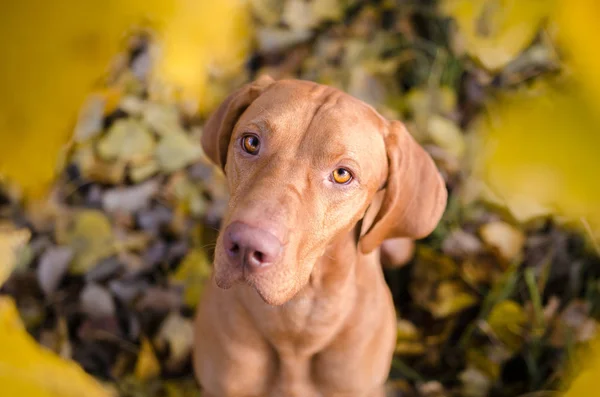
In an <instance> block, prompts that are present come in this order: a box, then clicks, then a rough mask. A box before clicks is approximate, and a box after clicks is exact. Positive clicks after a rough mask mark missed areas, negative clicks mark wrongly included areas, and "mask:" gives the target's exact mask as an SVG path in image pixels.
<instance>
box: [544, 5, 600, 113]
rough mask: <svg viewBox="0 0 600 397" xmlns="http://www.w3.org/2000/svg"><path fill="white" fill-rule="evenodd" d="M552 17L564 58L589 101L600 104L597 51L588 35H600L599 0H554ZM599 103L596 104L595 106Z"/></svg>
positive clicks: (599, 56)
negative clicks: (555, 2)
mask: <svg viewBox="0 0 600 397" xmlns="http://www.w3.org/2000/svg"><path fill="white" fill-rule="evenodd" d="M553 19H554V20H555V21H556V22H557V26H558V32H557V33H558V34H557V39H558V42H559V44H561V50H562V52H564V53H565V55H566V56H565V60H566V63H567V65H569V66H570V67H571V68H572V69H573V70H574V71H575V72H576V74H577V77H578V78H579V80H580V82H582V83H583V84H582V85H581V86H582V88H583V89H584V90H586V92H587V93H588V94H589V95H590V103H591V104H592V105H596V106H599V104H600V100H599V99H600V52H598V45H597V43H596V41H595V40H591V39H590V38H591V37H600V24H599V23H598V21H599V20H600V2H598V1H597V0H558V1H557V6H556V9H555V12H554V14H553ZM599 107H600V106H599Z"/></svg>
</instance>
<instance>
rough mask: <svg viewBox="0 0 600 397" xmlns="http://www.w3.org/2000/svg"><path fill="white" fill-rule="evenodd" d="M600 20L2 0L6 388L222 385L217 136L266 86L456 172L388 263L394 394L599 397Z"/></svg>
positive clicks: (300, 5) (0, 205)
mask: <svg viewBox="0 0 600 397" xmlns="http://www.w3.org/2000/svg"><path fill="white" fill-rule="evenodd" d="M599 22H600V3H599V2H597V1H596V0H527V1H518V0H438V1H434V0H372V1H367V0H362V1H361V0H281V1H279V0H245V1H242V0H220V1H219V2H216V1H208V0H196V1H193V0H146V1H143V0H119V1H117V0H102V1H100V0H90V1H86V2H81V1H75V0H59V1H56V2H40V1H35V0H22V1H20V2H8V1H4V2H0V54H1V57H2V62H1V63H0V87H2V88H1V90H0V286H1V287H0V288H1V289H0V383H1V384H2V388H3V391H2V393H0V394H2V395H6V396H15V395H28V396H48V397H50V396H82V395H85V396H92V397H95V396H97V397H105V396H131V397H137V396H140V397H141V396H165V397H180V396H181V397H183V396H200V395H201V391H199V390H198V388H197V386H196V384H195V381H194V379H193V376H192V371H191V364H190V350H191V344H192V317H193V313H194V309H195V307H196V305H197V302H198V300H199V299H200V295H201V293H202V286H203V283H204V282H205V281H206V280H207V278H208V276H209V274H210V258H211V254H212V253H211V252H210V247H211V244H212V243H214V239H215V237H216V233H217V231H218V227H219V221H220V217H221V215H222V213H223V209H224V205H225V203H226V200H227V191H226V187H225V185H224V180H223V176H222V174H221V172H220V171H219V170H218V169H216V168H214V167H213V166H212V165H210V164H209V162H208V161H207V159H206V158H205V156H204V154H203V152H202V149H201V148H200V146H199V136H200V135H201V134H202V125H203V122H204V121H205V120H206V117H207V116H208V115H209V114H210V112H211V111H212V110H214V108H215V107H216V106H217V105H218V104H219V103H220V101H221V100H223V99H224V98H225V96H226V95H227V94H228V93H230V92H231V91H232V90H234V89H235V88H237V87H239V86H240V85H241V84H243V83H245V82H248V81H251V80H253V79H254V78H256V77H257V76H258V75H260V74H264V73H266V74H270V75H271V76H272V77H275V78H290V77H291V78H301V79H308V80H313V81H316V82H319V83H323V84H328V85H332V86H335V87H338V88H341V89H343V90H344V91H346V92H348V93H350V94H351V95H354V96H356V97H358V98H360V99H362V100H364V101H366V102H368V103H369V104H371V105H373V106H374V107H375V108H376V109H377V110H378V111H379V112H381V113H382V114H383V115H384V116H386V117H387V118H389V119H399V120H403V121H404V122H405V123H406V125H407V127H408V129H409V130H410V132H411V133H412V134H413V136H415V138H416V139H417V140H418V141H419V142H420V143H421V144H422V145H423V146H424V147H425V148H426V149H427V151H428V152H429V153H430V154H431V155H432V157H433V158H434V159H435V161H436V163H437V165H438V167H439V169H440V170H441V172H442V174H443V176H444V178H445V180H446V182H447V186H448V190H449V192H450V196H449V202H448V207H447V210H446V212H445V215H444V218H443V220H442V221H441V223H440V224H439V226H438V228H437V229H436V230H435V232H434V233H433V234H432V235H431V236H430V237H428V238H426V239H424V240H422V241H419V242H418V245H417V250H416V254H415V257H414V258H413V260H412V261H411V262H410V263H409V264H408V265H406V266H404V267H402V268H400V269H388V270H386V279H387V281H388V284H389V286H390V288H391V290H392V293H393V295H394V298H395V302H396V307H397V313H398V341H397V347H396V355H395V358H394V362H393V368H392V371H391V373H390V380H389V392H390V394H389V395H390V396H403V397H417V396H423V397H446V396H448V397H450V396H461V397H462V396H465V397H483V396H498V397H504V396H506V397H513V396H530V397H533V396H536V397H542V396H553V395H563V394H564V395H567V396H569V397H575V396H581V397H583V396H593V395H596V392H595V388H594V386H595V383H596V382H597V380H596V379H594V375H596V374H599V373H600V352H599V350H600V342H597V340H598V339H597V336H596V335H597V328H598V320H599V319H600V260H599V255H600V246H599V242H598V241H599V240H598V238H599V236H600V205H598V202H600V184H599V177H598V175H597V171H598V169H599V165H600V160H598V157H597V156H596V153H597V152H598V148H599V147H600V134H599V132H600V128H599V127H600V105H599V104H600V53H599V52H598V51H597V40H598V38H599V37H600V23H599ZM596 376H597V375H596ZM555 393H556V394H555Z"/></svg>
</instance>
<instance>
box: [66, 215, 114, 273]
mask: <svg viewBox="0 0 600 397" xmlns="http://www.w3.org/2000/svg"><path fill="white" fill-rule="evenodd" d="M68 240H69V245H70V246H71V247H72V248H73V250H74V251H75V256H74V258H73V262H72V264H71V271H72V272H73V273H74V274H83V273H85V272H87V271H88V270H90V269H91V268H92V267H93V266H95V265H96V263H98V261H100V260H101V259H104V258H106V257H108V256H110V255H111V254H113V253H114V250H115V246H114V236H113V232H112V227H111V224H110V221H109V220H108V218H107V217H106V216H105V215H104V214H103V213H102V212H100V211H96V210H82V211H80V212H78V213H77V214H76V215H75V219H74V220H73V228H72V230H71V231H70V234H69V237H68Z"/></svg>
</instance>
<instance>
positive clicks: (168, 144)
mask: <svg viewBox="0 0 600 397" xmlns="http://www.w3.org/2000/svg"><path fill="white" fill-rule="evenodd" d="M202 153H203V151H202V148H201V147H200V145H199V144H198V143H196V142H193V141H192V140H191V138H190V137H189V136H187V135H186V134H185V133H184V132H183V131H173V132H171V133H170V134H169V135H166V136H164V137H163V138H162V139H161V140H160V142H159V143H158V146H157V148H156V153H155V156H156V161H157V163H158V166H159V167H160V169H161V170H162V171H163V172H166V173H171V172H174V171H177V170H179V169H181V168H183V167H186V166H188V165H190V164H191V163H193V162H195V161H197V160H199V159H200V158H201V156H202Z"/></svg>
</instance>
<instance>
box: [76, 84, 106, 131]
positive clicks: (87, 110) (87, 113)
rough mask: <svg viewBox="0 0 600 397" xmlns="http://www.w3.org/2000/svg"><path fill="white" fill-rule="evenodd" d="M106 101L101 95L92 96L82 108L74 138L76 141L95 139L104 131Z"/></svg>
mask: <svg viewBox="0 0 600 397" xmlns="http://www.w3.org/2000/svg"><path fill="white" fill-rule="evenodd" d="M105 104H106V99H105V98H104V97H103V96H101V95H98V94H96V95H91V96H90V97H88V98H87V100H86V101H85V102H84V103H83V105H82V106H81V109H80V111H79V116H78V118H77V124H75V131H74V132H73V136H74V138H75V141H77V142H83V141H86V140H88V139H90V138H93V137H95V136H96V135H98V134H99V133H100V132H101V131H102V122H103V121H104V120H103V119H104V107H105Z"/></svg>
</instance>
